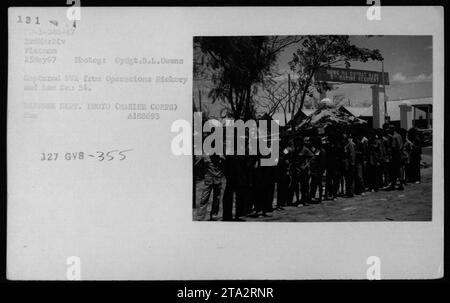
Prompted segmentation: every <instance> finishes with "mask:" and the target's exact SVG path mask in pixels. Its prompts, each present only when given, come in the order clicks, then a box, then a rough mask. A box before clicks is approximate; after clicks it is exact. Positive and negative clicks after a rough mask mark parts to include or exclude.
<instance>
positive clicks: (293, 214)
mask: <svg viewBox="0 0 450 303" xmlns="http://www.w3.org/2000/svg"><path fill="white" fill-rule="evenodd" d="M422 162H423V163H424V164H425V166H426V167H425V168H422V169H421V174H422V183H421V184H408V185H407V186H406V187H405V190H403V191H398V190H395V191H383V190H380V191H378V192H366V193H365V195H361V196H355V197H354V198H341V197H339V198H337V199H336V200H335V201H322V203H320V204H311V205H309V206H306V207H293V206H291V207H284V209H282V210H274V211H273V212H272V213H270V214H269V215H270V216H269V217H259V218H250V217H244V218H243V219H244V220H245V221H270V222H274V221H276V222H345V221H430V220H431V216H432V211H431V210H432V186H431V184H432V152H431V148H424V150H423V156H422ZM202 189H203V182H199V183H198V184H197V188H196V198H197V199H196V200H197V205H199V204H200V195H201V192H202ZM222 191H223V190H222ZM211 196H212V195H211ZM210 199H212V197H210ZM275 199H276V198H275ZM275 199H274V206H275V205H276V200H275ZM221 201H222V200H221ZM220 208H222V206H221V207H220ZM219 217H221V209H220V212H219ZM193 218H194V219H195V209H194V211H193Z"/></svg>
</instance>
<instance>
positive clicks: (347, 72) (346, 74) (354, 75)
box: [316, 67, 389, 85]
mask: <svg viewBox="0 0 450 303" xmlns="http://www.w3.org/2000/svg"><path fill="white" fill-rule="evenodd" d="M383 78H384V84H385V85H389V74H388V73H386V72H385V73H384V77H383V73H381V72H377V71H369V70H359V69H349V68H337V67H328V68H320V69H319V70H318V71H317V73H316V79H317V80H319V81H329V82H344V83H364V84H380V85H381V84H383Z"/></svg>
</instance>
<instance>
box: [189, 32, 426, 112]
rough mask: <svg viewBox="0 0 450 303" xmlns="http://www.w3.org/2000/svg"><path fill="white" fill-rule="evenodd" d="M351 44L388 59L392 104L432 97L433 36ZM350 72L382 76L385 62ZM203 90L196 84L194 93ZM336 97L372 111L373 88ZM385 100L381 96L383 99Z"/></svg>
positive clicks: (360, 39)
mask: <svg viewBox="0 0 450 303" xmlns="http://www.w3.org/2000/svg"><path fill="white" fill-rule="evenodd" d="M350 41H351V42H352V43H354V44H355V45H357V46H359V47H365V48H369V49H378V50H380V52H381V54H382V56H383V57H384V70H385V72H387V73H388V74H389V83H390V84H389V85H387V86H386V93H387V97H388V99H389V100H399V99H401V100H404V99H414V98H422V97H432V92H433V89H432V75H433V73H432V65H433V64H432V58H433V49H432V36H373V37H367V36H350ZM296 48H297V46H295V45H293V46H290V47H288V48H286V49H285V50H284V51H283V52H281V53H280V55H279V57H278V60H277V63H276V65H275V69H276V70H278V72H279V73H287V72H291V71H290V69H289V61H291V60H292V54H293V53H294V52H295V50H296ZM350 68H354V69H361V70H371V71H380V72H381V62H379V61H368V62H365V63H362V62H351V67H350ZM291 73H292V72H291ZM286 75H287V74H286ZM285 77H287V76H285ZM201 86H202V85H201V84H200V83H194V91H195V92H196V91H197V88H200V87H201ZM207 87H209V86H208V85H207ZM196 95H197V94H195V95H194V96H196ZM206 95H207V94H205V95H204V96H203V104H204V105H206V104H207V105H206V106H207V107H208V110H209V112H210V113H211V114H212V115H213V116H218V115H219V112H220V111H221V109H222V106H221V105H220V103H214V104H213V103H212V101H211V100H208V99H209V98H208V97H207V96H206ZM334 95H340V96H342V97H343V98H344V102H343V103H342V105H350V106H356V107H368V106H370V105H371V104H372V91H371V88H370V85H369V84H353V83H346V84H341V85H339V86H335V89H333V90H332V91H330V92H328V93H327V97H328V98H333V96H334ZM317 97H318V96H317ZM382 97H383V96H382V94H381V95H380V99H381V98H382ZM194 99H196V98H195V97H194ZM196 102H198V101H197V100H196Z"/></svg>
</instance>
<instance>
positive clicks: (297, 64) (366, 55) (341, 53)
mask: <svg viewBox="0 0 450 303" xmlns="http://www.w3.org/2000/svg"><path fill="white" fill-rule="evenodd" d="M368 60H378V61H381V60H383V57H382V56H381V53H380V51H379V50H377V49H374V50H371V49H368V48H362V47H358V46H356V45H354V44H352V43H351V41H350V38H349V36H343V35H339V36H337V35H326V36H304V39H302V43H301V47H299V48H298V49H297V50H296V52H295V53H294V54H293V58H292V61H290V62H289V65H290V68H291V70H292V71H293V72H294V73H296V74H297V76H298V77H296V80H295V81H296V83H297V85H298V87H299V90H300V91H301V92H300V97H299V98H298V102H299V105H298V107H297V111H296V113H295V115H294V118H293V121H295V120H296V119H297V117H298V116H299V115H300V111H301V110H302V108H303V105H304V103H305V98H306V97H307V96H309V97H312V96H313V93H314V92H315V91H319V92H322V91H326V90H329V89H331V87H330V85H329V84H328V83H327V82H324V81H319V80H317V79H315V77H314V76H315V74H316V72H317V71H318V70H319V68H321V67H346V68H350V66H351V62H352V61H353V62H354V61H361V62H367V61H368Z"/></svg>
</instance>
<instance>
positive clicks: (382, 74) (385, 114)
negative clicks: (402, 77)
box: [381, 60, 388, 123]
mask: <svg viewBox="0 0 450 303" xmlns="http://www.w3.org/2000/svg"><path fill="white" fill-rule="evenodd" d="M381 77H382V78H381V79H382V81H383V96H384V123H388V112H387V95H386V85H385V79H384V60H382V61H381Z"/></svg>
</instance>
